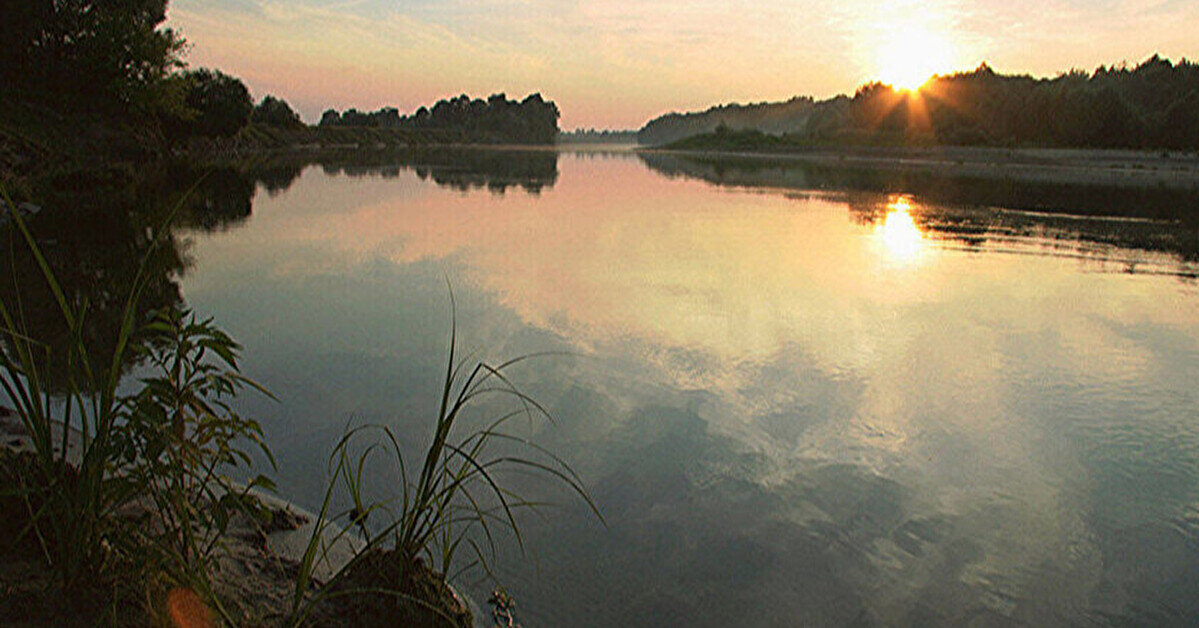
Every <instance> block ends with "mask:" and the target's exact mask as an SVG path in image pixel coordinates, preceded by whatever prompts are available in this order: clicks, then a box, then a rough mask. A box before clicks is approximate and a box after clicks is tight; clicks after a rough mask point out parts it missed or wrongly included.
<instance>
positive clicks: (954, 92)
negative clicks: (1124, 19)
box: [809, 55, 1199, 149]
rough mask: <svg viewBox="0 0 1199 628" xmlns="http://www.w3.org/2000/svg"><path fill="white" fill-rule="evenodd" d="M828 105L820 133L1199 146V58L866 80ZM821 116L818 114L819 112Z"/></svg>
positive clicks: (1016, 143) (956, 141) (953, 141)
mask: <svg viewBox="0 0 1199 628" xmlns="http://www.w3.org/2000/svg"><path fill="white" fill-rule="evenodd" d="M842 107H843V110H842V111H834V110H832V109H829V110H827V111H825V112H822V113H824V114H828V116H827V117H826V118H825V120H824V122H825V125H824V127H823V128H821V129H812V128H809V131H810V133H811V134H812V135H814V136H818V137H820V136H822V137H825V138H828V139H839V138H845V137H865V138H893V139H901V138H902V139H914V140H917V141H930V142H936V143H942V144H959V145H974V144H978V145H1008V146H1063V147H1087V148H1165V149H1199V64H1195V63H1192V62H1189V61H1187V60H1185V59H1183V60H1182V61H1180V62H1179V63H1177V64H1174V63H1171V62H1170V61H1169V60H1167V59H1163V58H1161V57H1159V56H1157V55H1154V56H1153V57H1151V58H1149V59H1147V60H1146V61H1144V62H1143V63H1141V64H1140V65H1138V66H1136V67H1134V68H1128V67H1112V68H1109V67H1100V68H1099V69H1097V70H1095V71H1094V72H1092V73H1090V74H1088V73H1086V72H1082V71H1077V70H1075V71H1071V72H1068V73H1065V74H1061V75H1059V76H1057V77H1055V78H1052V79H1035V78H1033V77H1031V76H1027V75H1022V76H1011V75H1003V74H999V73H996V72H995V71H994V70H992V69H991V68H990V67H989V66H987V65H986V64H983V65H981V66H979V68H978V69H976V70H974V71H972V72H960V73H957V74H951V75H948V76H938V77H935V78H933V79H932V80H931V81H929V82H928V83H927V84H926V85H925V86H923V87H922V88H921V89H920V90H919V91H918V92H904V91H899V90H896V89H894V88H892V87H890V86H887V85H880V84H878V83H873V84H869V85H866V86H863V87H862V88H861V89H859V90H858V92H857V93H856V94H855V95H854V97H853V99H852V100H850V101H849V102H848V103H842ZM819 117H820V116H816V118H819Z"/></svg>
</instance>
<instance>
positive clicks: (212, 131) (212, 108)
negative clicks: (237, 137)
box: [186, 68, 254, 137]
mask: <svg viewBox="0 0 1199 628" xmlns="http://www.w3.org/2000/svg"><path fill="white" fill-rule="evenodd" d="M186 77H187V80H188V81H189V83H190V84H189V88H188V92H187V105H188V107H190V108H191V109H192V110H193V111H194V112H195V118H194V120H193V121H192V124H191V128H192V132H193V133H194V134H197V135H206V136H210V137H227V136H230V135H233V134H234V133H237V132H238V131H240V130H241V129H242V127H244V126H246V123H248V122H249V121H250V114H251V112H252V111H253V109H254V104H253V101H251V100H250V90H248V89H246V86H245V84H244V83H242V82H241V80H240V79H238V78H236V77H233V76H229V75H228V74H225V73H223V72H221V71H219V70H210V69H207V68H202V69H199V70H195V71H192V72H188V73H187V75H186Z"/></svg>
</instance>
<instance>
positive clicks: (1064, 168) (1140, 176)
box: [638, 143, 1199, 190]
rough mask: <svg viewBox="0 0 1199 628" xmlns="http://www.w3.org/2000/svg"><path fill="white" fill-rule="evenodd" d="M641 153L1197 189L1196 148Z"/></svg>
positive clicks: (677, 148)
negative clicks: (1188, 150)
mask: <svg viewBox="0 0 1199 628" xmlns="http://www.w3.org/2000/svg"><path fill="white" fill-rule="evenodd" d="M638 152H640V153H644V154H664V155H681V156H688V157H699V158H722V159H728V158H732V159H740V160H746V161H758V162H761V163H766V162H770V161H779V160H785V161H795V162H806V163H811V164H815V165H821V166H829V167H846V168H862V169H871V170H888V171H902V172H911V173H916V174H935V175H938V176H952V177H969V178H977V179H991V180H1009V181H1023V182H1035V183H1062V184H1079V185H1103V186H1118V187H1167V188H1181V189H1196V190H1199V153H1186V152H1178V151H1135V150H1115V149H1071V148H995V147H976V146H921V147H902V146H813V147H794V146H771V147H767V148H762V149H756V148H755V149H745V148H737V147H711V148H702V149H700V148H688V147H687V144H686V143H679V144H676V145H673V146H668V147H664V148H641V149H638Z"/></svg>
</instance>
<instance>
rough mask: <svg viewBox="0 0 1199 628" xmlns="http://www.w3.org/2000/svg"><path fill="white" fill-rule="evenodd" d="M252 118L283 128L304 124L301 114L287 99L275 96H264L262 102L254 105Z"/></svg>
mask: <svg viewBox="0 0 1199 628" xmlns="http://www.w3.org/2000/svg"><path fill="white" fill-rule="evenodd" d="M250 120H251V121H253V122H256V123H258V124H268V125H270V126H277V127H283V128H298V127H302V126H304V123H303V122H302V121H301V120H300V115H299V114H298V113H296V112H295V110H293V109H292V108H291V105H289V104H287V101H285V100H283V99H281V98H275V97H274V96H270V95H267V96H264V97H263V99H262V102H260V103H258V105H257V106H255V107H254V113H252V114H251V115H250Z"/></svg>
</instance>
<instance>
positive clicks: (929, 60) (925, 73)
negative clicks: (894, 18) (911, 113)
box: [876, 25, 954, 91]
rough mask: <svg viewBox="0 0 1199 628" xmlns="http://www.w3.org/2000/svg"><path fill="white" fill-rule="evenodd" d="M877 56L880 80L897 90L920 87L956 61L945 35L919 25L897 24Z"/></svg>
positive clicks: (890, 31)
mask: <svg viewBox="0 0 1199 628" xmlns="http://www.w3.org/2000/svg"><path fill="white" fill-rule="evenodd" d="M876 56H877V57H878V65H879V80H880V81H882V82H883V83H886V84H888V85H891V86H892V87H895V88H896V89H903V90H909V91H911V90H916V89H919V88H920V86H921V85H924V83H925V82H927V81H928V79H930V78H932V76H933V75H934V74H936V73H938V72H945V71H947V70H948V69H949V68H950V67H951V66H952V64H953V57H954V54H953V48H952V46H950V45H949V42H948V41H946V39H945V38H944V37H942V36H941V35H939V34H938V33H936V32H934V31H931V30H929V29H926V28H923V27H920V26H916V25H903V26H895V27H892V28H891V29H889V32H888V36H887V37H885V38H884V41H883V43H882V44H881V45H880V46H879V48H878V50H877V52H876Z"/></svg>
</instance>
